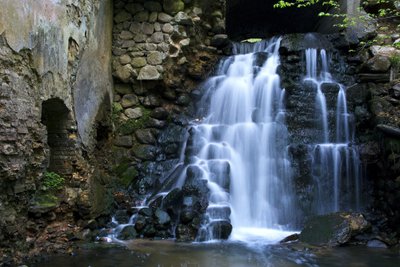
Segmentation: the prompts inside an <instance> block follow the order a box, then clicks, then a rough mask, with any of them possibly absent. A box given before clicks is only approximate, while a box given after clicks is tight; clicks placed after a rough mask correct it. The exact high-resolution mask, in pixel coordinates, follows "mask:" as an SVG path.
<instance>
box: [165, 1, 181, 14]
mask: <svg viewBox="0 0 400 267" xmlns="http://www.w3.org/2000/svg"><path fill="white" fill-rule="evenodd" d="M163 8H164V11H165V12H167V13H169V14H172V15H175V14H176V13H178V12H179V11H183V9H184V8H185V4H184V3H183V2H182V1H181V0H163Z"/></svg>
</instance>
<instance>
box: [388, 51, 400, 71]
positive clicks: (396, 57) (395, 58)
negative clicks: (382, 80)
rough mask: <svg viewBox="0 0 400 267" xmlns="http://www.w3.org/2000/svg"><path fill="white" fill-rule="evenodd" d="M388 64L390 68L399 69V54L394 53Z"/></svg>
mask: <svg viewBox="0 0 400 267" xmlns="http://www.w3.org/2000/svg"><path fill="white" fill-rule="evenodd" d="M389 60H390V64H391V65H392V68H394V69H399V68H400V55H399V54H395V55H393V56H391V57H390V58H389Z"/></svg>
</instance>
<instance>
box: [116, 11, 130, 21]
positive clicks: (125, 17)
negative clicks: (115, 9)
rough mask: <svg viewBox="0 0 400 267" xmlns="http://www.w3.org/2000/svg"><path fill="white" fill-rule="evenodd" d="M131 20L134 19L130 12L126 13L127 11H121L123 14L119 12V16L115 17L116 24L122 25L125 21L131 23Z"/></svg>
mask: <svg viewBox="0 0 400 267" xmlns="http://www.w3.org/2000/svg"><path fill="white" fill-rule="evenodd" d="M131 19H132V15H131V14H129V13H128V12H126V11H121V12H119V13H118V14H117V15H115V17H114V21H115V22H116V23H121V22H124V21H129V20H131Z"/></svg>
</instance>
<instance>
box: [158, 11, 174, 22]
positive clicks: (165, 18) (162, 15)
mask: <svg viewBox="0 0 400 267" xmlns="http://www.w3.org/2000/svg"><path fill="white" fill-rule="evenodd" d="M158 21H159V22H162V23H168V22H171V21H172V17H171V16H170V15H168V14H166V13H163V12H161V13H158Z"/></svg>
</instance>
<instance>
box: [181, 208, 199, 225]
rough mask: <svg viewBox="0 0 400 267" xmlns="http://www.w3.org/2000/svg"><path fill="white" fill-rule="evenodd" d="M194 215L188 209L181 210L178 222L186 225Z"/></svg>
mask: <svg viewBox="0 0 400 267" xmlns="http://www.w3.org/2000/svg"><path fill="white" fill-rule="evenodd" d="M194 215H195V213H194V212H193V210H192V209H188V208H186V209H183V210H182V211H181V216H180V220H181V222H182V223H184V224H188V223H190V222H191V221H192V220H193V218H194Z"/></svg>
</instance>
